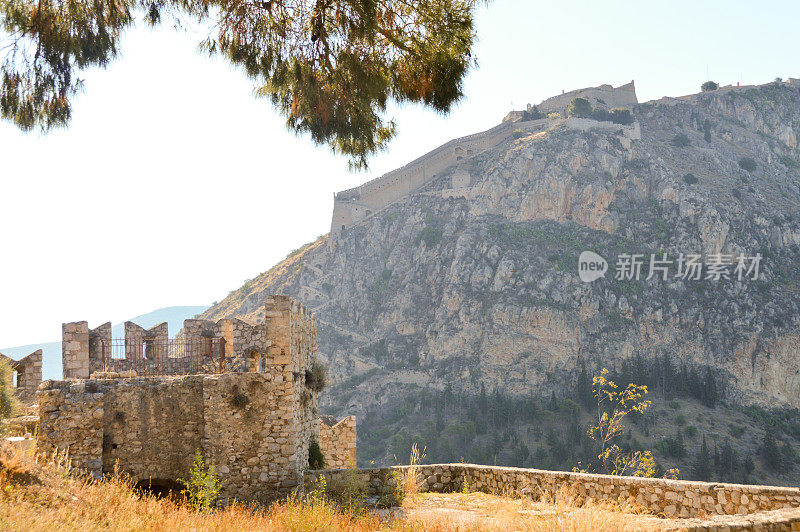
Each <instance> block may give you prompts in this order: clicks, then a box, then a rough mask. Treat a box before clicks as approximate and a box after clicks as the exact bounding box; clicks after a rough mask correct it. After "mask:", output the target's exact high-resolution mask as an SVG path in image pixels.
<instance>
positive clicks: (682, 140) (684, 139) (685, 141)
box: [670, 133, 691, 148]
mask: <svg viewBox="0 0 800 532" xmlns="http://www.w3.org/2000/svg"><path fill="white" fill-rule="evenodd" d="M670 144H672V145H673V146H675V147H676V148H685V147H686V146H688V145H689V144H691V141H690V140H689V136H688V135H686V133H678V134H677V135H675V136H674V137H672V140H671V141H670Z"/></svg>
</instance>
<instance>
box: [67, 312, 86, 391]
mask: <svg viewBox="0 0 800 532" xmlns="http://www.w3.org/2000/svg"><path fill="white" fill-rule="evenodd" d="M61 359H62V362H63V372H64V378H65V379H88V378H89V324H88V323H87V322H85V321H78V322H74V323H64V324H63V325H62V326H61Z"/></svg>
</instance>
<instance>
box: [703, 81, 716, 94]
mask: <svg viewBox="0 0 800 532" xmlns="http://www.w3.org/2000/svg"><path fill="white" fill-rule="evenodd" d="M718 88H719V85H718V84H717V83H715V82H713V81H706V82H705V83H703V84H702V85H700V90H702V91H703V92H711V91H715V90H717V89H718Z"/></svg>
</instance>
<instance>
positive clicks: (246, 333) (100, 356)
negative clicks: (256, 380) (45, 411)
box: [62, 295, 317, 379]
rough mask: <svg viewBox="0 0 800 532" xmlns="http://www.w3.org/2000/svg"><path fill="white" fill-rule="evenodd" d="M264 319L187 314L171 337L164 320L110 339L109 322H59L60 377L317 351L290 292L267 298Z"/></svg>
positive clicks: (219, 369)
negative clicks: (94, 324) (91, 326)
mask: <svg viewBox="0 0 800 532" xmlns="http://www.w3.org/2000/svg"><path fill="white" fill-rule="evenodd" d="M265 310H266V318H265V320H264V322H263V323H259V324H252V323H248V322H245V321H243V320H240V319H236V318H232V319H228V318H225V319H221V320H218V321H216V322H213V321H209V320H199V319H188V320H185V321H184V325H183V329H182V330H181V331H180V333H179V334H178V335H177V336H176V337H175V338H172V339H171V338H170V337H169V330H168V325H167V323H160V324H158V325H156V326H154V327H151V328H150V329H144V328H143V327H140V326H139V325H137V324H135V323H133V322H130V321H129V322H126V323H125V337H124V338H112V335H111V323H104V324H103V325H100V326H99V327H97V328H95V329H91V330H90V329H89V326H88V324H87V322H85V321H80V322H73V323H65V324H63V325H62V360H63V375H64V379H86V378H89V377H90V376H91V375H93V374H94V373H97V372H131V371H132V372H134V373H135V374H137V375H189V374H200V373H226V372H234V373H240V372H257V371H263V369H264V367H265V366H267V365H285V364H290V365H292V366H293V367H294V370H295V371H299V368H300V366H302V365H303V360H304V359H305V358H308V357H313V356H316V350H317V329H316V321H315V318H314V315H313V313H312V312H311V310H309V309H308V308H306V307H305V306H304V305H302V304H301V303H299V302H297V301H296V300H294V299H292V298H290V297H288V296H281V295H276V296H271V297H267V299H266V301H265Z"/></svg>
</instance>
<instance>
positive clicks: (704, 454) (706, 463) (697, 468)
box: [693, 434, 711, 480]
mask: <svg viewBox="0 0 800 532" xmlns="http://www.w3.org/2000/svg"><path fill="white" fill-rule="evenodd" d="M693 474H694V477H695V479H697V480H708V479H710V478H711V453H710V452H709V450H708V444H707V443H706V436H705V434H703V444H702V445H701V446H700V452H699V453H698V455H697V459H696V460H695V463H694V471H693Z"/></svg>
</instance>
